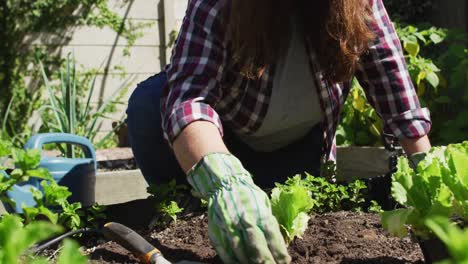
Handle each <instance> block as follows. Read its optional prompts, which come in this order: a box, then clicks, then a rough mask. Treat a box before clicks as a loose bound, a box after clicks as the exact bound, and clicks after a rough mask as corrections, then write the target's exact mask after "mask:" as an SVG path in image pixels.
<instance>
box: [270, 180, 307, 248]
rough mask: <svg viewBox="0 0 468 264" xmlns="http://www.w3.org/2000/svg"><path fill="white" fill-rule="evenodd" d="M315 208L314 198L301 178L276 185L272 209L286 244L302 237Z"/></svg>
mask: <svg viewBox="0 0 468 264" xmlns="http://www.w3.org/2000/svg"><path fill="white" fill-rule="evenodd" d="M313 206H314V204H313V201H312V198H311V197H310V194H309V192H308V190H307V188H306V187H305V186H304V185H303V182H302V180H301V177H300V176H295V177H293V178H291V179H289V180H288V181H287V182H286V184H284V185H283V184H278V183H277V184H276V188H274V189H273V190H272V193H271V209H272V212H273V215H274V216H275V217H276V219H277V220H278V223H279V224H280V227H281V232H282V233H283V237H284V238H285V240H286V243H290V242H291V241H292V240H293V239H294V238H295V237H296V236H297V237H299V238H301V237H302V235H303V234H304V232H305V231H306V229H307V225H308V222H309V219H310V217H309V215H308V214H309V212H310V210H311V209H312V207H313Z"/></svg>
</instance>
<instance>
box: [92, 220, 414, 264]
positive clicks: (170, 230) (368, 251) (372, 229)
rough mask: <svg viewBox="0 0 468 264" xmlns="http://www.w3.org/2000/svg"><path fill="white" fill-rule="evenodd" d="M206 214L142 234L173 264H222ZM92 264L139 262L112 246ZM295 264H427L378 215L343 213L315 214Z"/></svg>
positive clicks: (97, 252) (294, 252) (295, 249)
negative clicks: (189, 262)
mask: <svg viewBox="0 0 468 264" xmlns="http://www.w3.org/2000/svg"><path fill="white" fill-rule="evenodd" d="M207 227H208V220H207V217H206V215H203V214H202V215H199V214H198V215H191V216H187V217H183V218H182V219H179V220H178V221H177V223H176V224H171V225H170V226H169V227H167V228H166V229H164V230H161V231H153V232H152V233H144V232H143V233H141V232H140V234H142V235H143V236H144V237H145V238H146V239H147V240H148V241H149V242H150V243H151V244H153V245H154V246H156V247H157V248H159V249H160V250H161V251H162V253H163V254H164V256H165V257H166V258H167V259H169V260H171V261H179V260H192V261H201V262H206V263H221V261H220V260H219V259H218V258H217V257H216V252H215V251H214V250H213V249H212V247H211V245H210V242H209V239H208V233H207ZM87 252H88V253H89V256H90V258H91V260H92V262H91V263H139V262H138V260H137V259H136V258H134V257H133V256H132V255H131V254H130V253H129V252H128V251H126V250H125V249H123V248H121V247H119V246H118V245H116V244H115V243H113V242H107V243H102V244H99V245H97V246H96V247H93V248H89V249H87ZM289 253H290V255H291V257H292V259H293V263H317V264H322V263H325V264H331V263H359V264H361V263H369V264H370V263H372V264H379V263H389V264H390V263H399V264H400V263H423V261H422V253H421V250H420V249H419V246H418V244H416V243H415V242H413V241H411V240H410V239H409V238H405V239H398V238H393V237H390V236H389V234H388V233H387V232H386V231H384V230H383V229H382V227H381V225H380V220H379V216H378V215H375V214H365V213H353V212H338V213H328V214H323V215H316V216H314V217H313V218H312V219H311V220H310V222H309V228H308V229H307V231H306V233H305V235H304V237H303V239H296V240H295V241H293V242H292V243H291V244H290V247H289Z"/></svg>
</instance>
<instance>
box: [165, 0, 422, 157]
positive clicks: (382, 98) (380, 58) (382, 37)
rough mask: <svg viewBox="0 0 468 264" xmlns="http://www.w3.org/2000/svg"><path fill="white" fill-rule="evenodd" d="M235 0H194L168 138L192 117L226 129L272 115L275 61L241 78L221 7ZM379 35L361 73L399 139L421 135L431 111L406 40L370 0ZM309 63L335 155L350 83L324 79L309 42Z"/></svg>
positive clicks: (248, 129) (170, 95)
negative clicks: (413, 73) (422, 98)
mask: <svg viewBox="0 0 468 264" xmlns="http://www.w3.org/2000/svg"><path fill="white" fill-rule="evenodd" d="M226 1H229V0H190V1H189V6H188V9H187V12H186V16H185V18H184V21H183V25H182V28H181V31H180V33H179V36H178V39H177V42H176V45H175V47H174V49H173V51H172V58H171V62H170V64H169V65H168V67H167V68H166V70H167V75H168V84H167V85H166V87H165V88H164V91H163V95H162V98H161V115H162V118H163V123H162V126H163V130H164V133H165V138H166V139H167V140H168V141H169V142H170V143H172V142H173V140H174V139H175V138H176V137H177V135H178V134H179V133H180V132H181V131H182V129H184V127H186V126H187V125H188V124H190V123H191V122H194V121H197V120H204V121H209V122H212V123H213V124H215V125H216V126H217V127H218V129H219V131H220V133H221V135H222V134H223V126H224V127H227V128H229V129H232V130H235V131H238V132H241V133H245V134H250V133H254V132H255V131H256V130H257V129H258V128H260V126H261V125H262V121H263V119H264V117H265V115H266V113H267V109H268V105H269V101H270V96H271V92H272V84H273V79H274V75H275V65H271V66H269V67H268V68H266V70H265V71H264V73H263V74H262V76H261V77H260V78H259V79H258V80H251V79H248V78H245V77H244V76H242V75H241V74H240V73H239V71H238V70H236V67H235V65H234V63H233V61H232V59H231V54H230V52H229V50H228V49H227V48H226V42H225V32H224V27H223V25H222V23H221V17H220V16H221V10H222V8H223V7H224V6H225V5H226ZM369 1H370V4H371V8H372V13H373V17H374V22H373V23H372V24H371V28H372V30H373V31H374V34H375V36H376V37H375V39H374V41H372V43H370V46H369V52H367V53H366V54H364V55H363V56H362V58H361V64H360V66H359V68H358V70H357V72H356V74H355V76H356V77H357V79H358V81H359V82H360V83H361V85H362V87H363V88H364V91H365V92H366V96H367V98H368V100H369V102H370V104H371V105H372V106H373V107H374V108H375V109H376V111H377V113H378V114H379V116H380V117H381V118H382V119H383V120H384V125H385V129H386V131H389V132H391V133H392V134H393V135H394V136H396V137H398V138H403V137H406V138H417V137H420V136H424V135H426V134H427V133H428V132H429V129H430V126H431V121H430V117H429V111H428V110H427V109H426V108H421V106H420V104H419V100H418V98H417V95H416V92H415V89H414V87H413V84H412V82H411V78H410V76H409V74H408V71H407V66H406V62H405V60H404V57H403V52H402V48H401V43H400V40H399V39H398V36H397V34H396V32H395V29H394V27H393V24H392V23H391V21H390V19H389V17H388V14H387V12H386V10H385V7H384V5H383V3H382V0H369ZM307 46H308V50H309V51H310V52H308V53H309V55H310V56H309V61H310V64H311V67H312V70H313V71H314V75H315V77H316V84H317V85H316V87H317V93H318V95H319V99H320V104H321V109H322V111H323V116H324V119H323V122H322V128H323V137H324V142H325V144H324V153H325V156H324V159H325V160H335V157H336V144H335V133H336V129H337V126H338V122H339V119H340V112H341V110H342V106H343V104H344V102H345V99H346V97H347V95H348V93H349V90H350V88H351V81H350V82H346V83H332V82H329V81H326V80H325V79H324V78H323V74H322V72H321V70H320V67H319V65H318V62H317V58H316V55H315V54H314V52H313V49H312V48H311V47H312V46H311V45H310V43H307Z"/></svg>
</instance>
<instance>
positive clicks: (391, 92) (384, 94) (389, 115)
mask: <svg viewBox="0 0 468 264" xmlns="http://www.w3.org/2000/svg"><path fill="white" fill-rule="evenodd" d="M370 2H371V7H372V14H373V18H374V21H373V23H372V24H371V28H372V30H373V31H374V34H375V40H374V41H373V42H372V43H371V45H370V49H369V52H368V53H367V54H365V55H364V56H363V57H362V58H361V64H360V67H359V69H358V71H357V72H356V77H357V78H358V80H359V82H360V83H361V85H362V87H363V88H364V91H365V92H366V96H367V99H368V100H369V102H370V104H371V105H372V106H373V107H374V108H375V109H376V111H377V113H378V114H379V115H380V116H381V117H382V118H383V120H384V124H385V129H386V130H387V131H390V132H392V133H393V135H394V136H396V137H398V138H418V137H421V136H424V135H426V134H427V133H428V132H429V130H430V128H431V120H430V114H429V110H428V109H427V108H421V105H420V103H419V99H418V96H417V94H416V91H415V89H414V86H413V83H412V81H411V77H410V76H409V73H408V69H407V65H406V62H405V59H404V56H403V50H402V47H401V43H400V40H399V38H398V36H397V34H396V32H395V28H394V26H393V23H392V22H391V21H390V18H389V16H388V14H387V11H386V10H385V7H384V5H383V3H382V0H370Z"/></svg>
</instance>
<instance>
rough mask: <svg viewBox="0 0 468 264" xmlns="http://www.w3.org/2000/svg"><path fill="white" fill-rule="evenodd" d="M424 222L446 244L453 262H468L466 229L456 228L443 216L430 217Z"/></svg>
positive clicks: (467, 232) (467, 231)
mask: <svg viewBox="0 0 468 264" xmlns="http://www.w3.org/2000/svg"><path fill="white" fill-rule="evenodd" d="M425 224H426V225H427V227H428V228H430V229H431V230H432V232H434V234H435V235H436V236H437V237H438V238H439V239H440V240H442V241H443V242H444V244H445V245H446V246H447V249H448V251H449V253H450V256H451V257H452V260H453V263H468V251H467V250H466V249H467V248H468V229H465V230H462V229H460V228H458V227H457V226H456V225H455V224H454V223H451V222H450V221H449V220H448V219H447V218H445V217H431V218H429V219H427V220H426V221H425Z"/></svg>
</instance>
